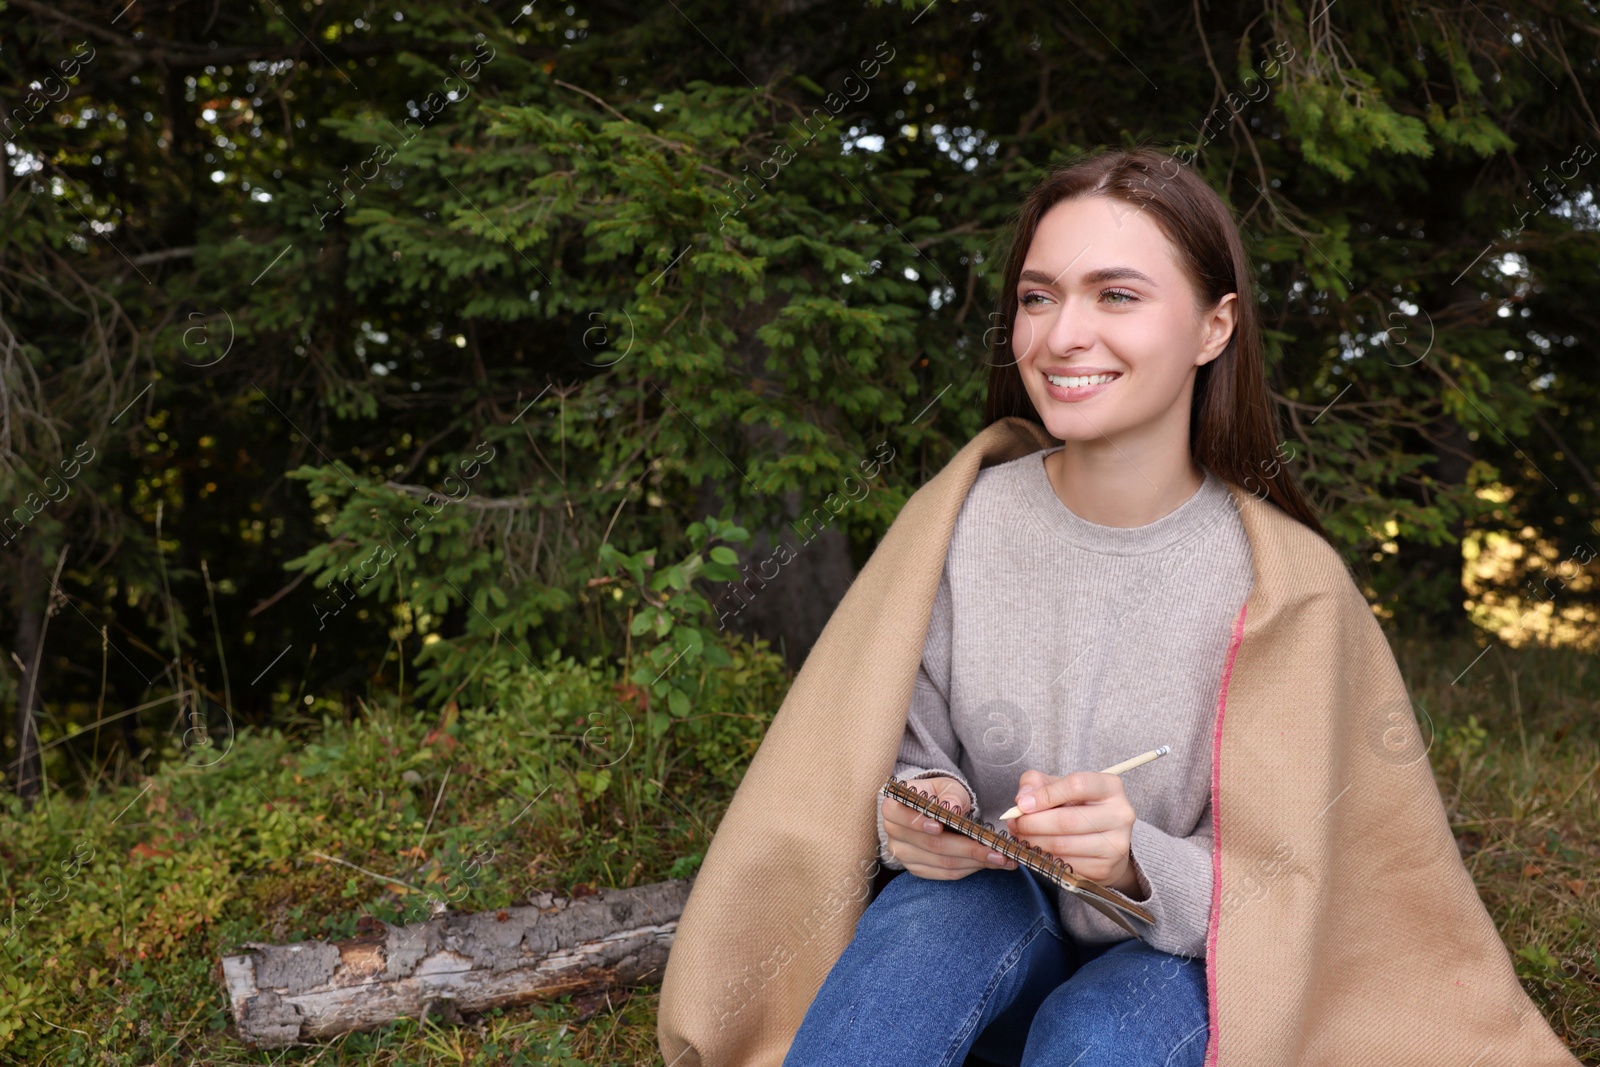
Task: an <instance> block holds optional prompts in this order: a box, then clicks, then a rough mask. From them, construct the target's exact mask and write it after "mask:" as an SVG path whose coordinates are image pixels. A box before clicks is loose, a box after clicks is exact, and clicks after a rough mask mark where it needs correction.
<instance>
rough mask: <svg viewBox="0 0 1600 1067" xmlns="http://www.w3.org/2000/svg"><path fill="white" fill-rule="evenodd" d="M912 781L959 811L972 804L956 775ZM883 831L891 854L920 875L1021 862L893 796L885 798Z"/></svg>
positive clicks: (959, 873)
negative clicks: (955, 831) (953, 776)
mask: <svg viewBox="0 0 1600 1067" xmlns="http://www.w3.org/2000/svg"><path fill="white" fill-rule="evenodd" d="M910 784H912V785H913V786H914V787H915V788H917V789H920V790H922V791H923V792H924V793H932V794H933V795H934V796H936V797H939V798H940V799H942V800H946V801H948V802H950V804H952V805H954V807H955V809H956V810H957V811H958V812H966V811H968V810H970V809H971V807H972V798H971V797H969V796H968V795H967V790H966V788H965V787H964V786H962V784H961V783H960V782H958V781H956V780H955V779H954V778H948V777H943V776H940V777H934V778H918V779H916V780H915V781H914V782H912V783H910ZM883 832H884V834H885V835H886V836H887V837H888V838H889V854H890V855H891V856H893V857H894V858H895V859H897V860H899V861H900V862H901V863H903V864H905V865H906V870H908V871H910V872H911V873H912V874H914V875H916V876H917V877H918V878H938V879H941V880H945V881H950V880H953V879H956V878H965V877H966V876H967V875H969V874H971V873H972V872H973V871H979V870H983V869H985V868H994V869H997V870H1010V869H1012V868H1014V867H1016V865H1017V863H1016V861H1015V860H1012V859H1007V858H1006V857H1004V856H1002V855H1000V853H998V852H994V851H992V850H990V848H989V846H987V845H985V844H984V843H983V842H981V841H974V840H972V839H971V838H970V837H967V836H965V835H964V834H958V833H952V832H950V831H949V830H947V829H945V827H944V826H943V825H942V824H940V823H939V822H938V821H937V820H934V819H930V818H928V817H927V816H926V815H923V814H922V813H921V812H918V811H913V810H912V809H911V808H908V807H906V806H905V805H904V804H902V803H900V802H899V801H898V800H895V799H894V798H893V797H884V798H883Z"/></svg>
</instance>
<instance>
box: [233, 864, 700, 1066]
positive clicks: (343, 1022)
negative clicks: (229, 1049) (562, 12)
mask: <svg viewBox="0 0 1600 1067" xmlns="http://www.w3.org/2000/svg"><path fill="white" fill-rule="evenodd" d="M692 884H693V879H689V880H682V879H678V880H673V881H667V882H657V883H654V884H652V885H644V886H636V887H634V888H631V889H602V890H600V891H599V892H598V893H596V894H595V895H593V896H586V897H580V898H577V899H569V898H566V897H557V896H554V895H553V894H551V893H541V894H537V895H536V896H535V897H534V898H532V900H531V902H530V903H529V904H528V905H524V906H518V907H512V908H504V909H501V910H499V911H487V912H479V913H477V914H472V915H444V916H441V917H439V918H436V919H431V920H428V921H426V922H418V923H410V924H407V925H405V926H391V927H388V928H387V929H386V930H384V931H383V932H380V933H376V934H373V935H371V936H367V937H357V938H353V939H351V940H349V941H338V942H326V941H302V942H297V943H295V944H289V945H268V944H261V943H259V942H246V943H245V945H244V947H245V948H248V949H250V950H251V951H249V952H248V953H246V954H244V955H239V956H225V957H223V959H222V962H221V965H220V972H221V978H222V981H223V984H224V985H225V986H226V988H227V991H228V1002H229V1005H230V1006H231V1008H232V1010H233V1018H234V1023H235V1025H236V1026H237V1028H238V1031H239V1037H240V1039H241V1040H243V1041H244V1042H246V1043H247V1044H249V1045H251V1046H252V1047H257V1048H280V1047H283V1046H286V1045H296V1044H306V1043H309V1042H313V1041H321V1040H326V1039H328V1038H331V1037H335V1036H337V1035H339V1034H343V1033H347V1032H350V1031H353V1030H370V1029H373V1028H374V1027H378V1026H382V1025H384V1024H385V1023H389V1022H392V1021H394V1020H395V1019H400V1018H407V1017H415V1018H421V1017H422V1016H424V1015H425V1013H426V1012H427V1011H428V1010H429V1007H430V1006H438V1007H440V1008H441V1009H442V1014H444V1015H445V1016H446V1018H459V1013H461V1012H484V1011H488V1010H489V1009H491V1008H497V1007H509V1006H513V1005H518V1004H525V1003H528V1002H530V1001H535V1000H541V999H544V998H548V997H555V996H559V995H560V994H562V993H578V994H583V993H593V992H598V991H600V990H605V989H620V988H627V987H630V986H636V985H642V984H646V983H654V982H659V981H660V980H661V975H662V973H663V971H664V970H665V969H666V962H667V952H668V950H669V949H670V948H671V947H672V938H673V934H674V933H675V932H676V931H677V927H678V917H679V916H680V915H681V914H682V913H683V905H684V901H686V900H687V899H688V897H689V889H690V886H691V885H692Z"/></svg>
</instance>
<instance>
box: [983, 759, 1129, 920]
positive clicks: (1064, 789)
mask: <svg viewBox="0 0 1600 1067" xmlns="http://www.w3.org/2000/svg"><path fill="white" fill-rule="evenodd" d="M1017 807H1019V808H1021V809H1022V811H1023V813H1022V814H1021V815H1019V816H1017V817H1016V818H1015V819H1008V820H1006V822H1007V825H1008V827H1009V828H1010V830H1011V836H1012V837H1019V838H1025V839H1026V840H1027V841H1028V842H1029V843H1030V844H1034V845H1038V846H1039V847H1040V848H1042V849H1044V850H1045V851H1046V852H1048V853H1050V854H1051V855H1052V856H1057V857H1059V858H1060V859H1063V860H1066V861H1067V862H1068V863H1070V864H1071V865H1072V870H1073V872H1074V873H1075V874H1080V875H1082V876H1083V877H1085V878H1088V879H1089V880H1090V881H1093V882H1099V883H1100V884H1101V885H1103V886H1105V887H1107V888H1108V889H1115V890H1117V891H1118V892H1119V893H1126V894H1128V895H1129V896H1131V895H1133V894H1134V893H1136V892H1138V889H1139V880H1138V878H1137V877H1136V876H1135V875H1134V872H1133V867H1132V865H1131V863H1130V862H1129V855H1128V853H1129V849H1130V848H1131V846H1132V842H1133V823H1134V819H1135V818H1136V816H1135V814H1134V810H1133V805H1132V804H1130V803H1129V802H1128V795H1127V794H1126V793H1125V792H1123V789H1122V779H1121V778H1119V777H1118V776H1117V775H1115V774H1102V773H1100V772H1099V771H1074V772H1073V773H1071V774H1064V775H1062V776H1061V777H1059V778H1052V777H1050V776H1049V775H1047V774H1045V773H1043V772H1041V771H1024V772H1023V774H1022V777H1021V779H1019V781H1018V786H1017Z"/></svg>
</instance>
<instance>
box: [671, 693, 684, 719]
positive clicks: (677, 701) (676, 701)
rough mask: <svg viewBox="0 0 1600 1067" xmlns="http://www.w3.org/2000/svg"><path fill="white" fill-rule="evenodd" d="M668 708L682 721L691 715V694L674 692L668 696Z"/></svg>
mask: <svg viewBox="0 0 1600 1067" xmlns="http://www.w3.org/2000/svg"><path fill="white" fill-rule="evenodd" d="M667 707H668V708H670V709H671V711H672V714H674V715H676V716H677V717H678V718H680V719H681V718H683V717H684V716H685V715H687V714H689V694H687V693H685V692H684V691H683V690H682V689H674V690H672V691H671V692H670V693H668V694H667Z"/></svg>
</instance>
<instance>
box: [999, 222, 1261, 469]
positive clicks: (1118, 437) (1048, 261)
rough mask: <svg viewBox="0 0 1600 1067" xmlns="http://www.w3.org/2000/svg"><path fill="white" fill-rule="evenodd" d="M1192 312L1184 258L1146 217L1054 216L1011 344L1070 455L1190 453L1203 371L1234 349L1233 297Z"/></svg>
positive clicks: (1023, 290) (1023, 291) (1031, 251)
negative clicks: (1079, 445)
mask: <svg viewBox="0 0 1600 1067" xmlns="http://www.w3.org/2000/svg"><path fill="white" fill-rule="evenodd" d="M1195 302H1196V297H1195V292H1194V289H1193V287H1192V286H1191V284H1190V282H1189V279H1188V276H1187V275H1186V274H1185V273H1184V270H1183V267H1182V266H1181V265H1180V264H1179V261H1178V252H1177V249H1176V248H1174V247H1173V245H1172V243H1171V242H1170V241H1169V240H1168V239H1167V236H1166V234H1165V233H1163V232H1162V230H1161V228H1160V226H1158V225H1157V224H1156V222H1155V221H1154V220H1153V219H1152V218H1151V217H1150V216H1149V215H1147V214H1145V213H1143V212H1140V211H1139V210H1138V209H1137V208H1134V207H1132V206H1131V205H1129V204H1127V203H1125V202H1123V201H1120V200H1113V199H1111V198H1109V197H1104V196H1087V197H1080V198H1077V199H1072V200H1063V201H1061V202H1060V203H1058V204H1056V205H1055V206H1054V207H1052V208H1050V210H1049V211H1047V212H1045V214H1044V216H1043V217H1042V218H1041V219H1040V220H1039V225H1038V228H1037V229H1036V230H1035V231H1034V235H1033V241H1032V243H1031V244H1030V245H1029V247H1028V254H1027V258H1026V259H1025V260H1024V262H1023V268H1022V274H1021V277H1020V279H1019V280H1018V283H1017V314H1016V319H1015V320H1014V322H1013V323H1012V335H1011V336H1012V352H1013V354H1014V355H1015V357H1016V360H1017V371H1018V373H1019V374H1021V376H1022V383H1023V387H1024V388H1025V389H1026V390H1027V393H1028V397H1029V399H1031V400H1032V401H1033V406H1034V410H1036V411H1037V412H1038V413H1039V416H1040V418H1042V419H1043V420H1044V425H1045V428H1046V429H1047V430H1049V431H1050V433H1051V434H1052V435H1053V436H1054V437H1055V438H1056V439H1057V440H1060V441H1063V442H1067V447H1068V448H1069V449H1070V448H1073V447H1074V446H1073V444H1072V442H1075V441H1077V442H1084V443H1085V446H1087V447H1090V448H1093V447H1094V446H1095V444H1096V443H1100V444H1104V445H1106V446H1108V447H1120V448H1122V449H1124V450H1135V451H1137V452H1145V453H1148V452H1150V451H1152V450H1166V449H1171V448H1175V447H1178V446H1179V445H1180V444H1181V447H1182V448H1183V449H1184V450H1185V451H1187V448H1188V432H1189V403H1190V397H1191V396H1192V395H1193V392H1194V378H1195V370H1196V368H1198V367H1199V366H1201V365H1202V364H1204V363H1208V362H1210V361H1211V360H1212V359H1215V358H1216V357H1217V356H1218V355H1220V354H1221V352H1222V350H1223V348H1225V347H1226V346H1227V342H1228V338H1229V337H1230V336H1231V335H1232V333H1233V325H1234V311H1235V303H1236V296H1235V295H1234V294H1229V295H1227V296H1225V297H1223V298H1222V300H1221V301H1219V302H1218V304H1217V306H1216V307H1215V308H1212V309H1207V310H1206V311H1205V312H1204V313H1202V312H1201V311H1198V310H1197V309H1196V307H1195ZM1126 454H1127V452H1126V451H1124V455H1126Z"/></svg>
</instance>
